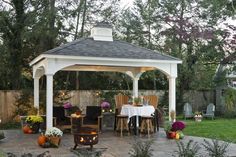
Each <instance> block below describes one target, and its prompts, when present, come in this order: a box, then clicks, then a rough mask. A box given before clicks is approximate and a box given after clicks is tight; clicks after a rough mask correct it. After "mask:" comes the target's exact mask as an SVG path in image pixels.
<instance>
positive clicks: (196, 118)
mask: <svg viewBox="0 0 236 157" xmlns="http://www.w3.org/2000/svg"><path fill="white" fill-rule="evenodd" d="M194 118H195V121H196V122H201V121H202V113H201V112H195V115H194Z"/></svg>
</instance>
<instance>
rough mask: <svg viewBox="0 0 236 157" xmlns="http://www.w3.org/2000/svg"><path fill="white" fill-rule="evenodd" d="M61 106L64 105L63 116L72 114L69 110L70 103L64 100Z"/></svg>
mask: <svg viewBox="0 0 236 157" xmlns="http://www.w3.org/2000/svg"><path fill="white" fill-rule="evenodd" d="M63 107H64V112H65V116H70V115H71V114H72V113H71V112H72V111H71V108H72V105H71V103H70V102H66V103H64V105H63Z"/></svg>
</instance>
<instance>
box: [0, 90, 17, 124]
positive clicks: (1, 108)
mask: <svg viewBox="0 0 236 157" xmlns="http://www.w3.org/2000/svg"><path fill="white" fill-rule="evenodd" d="M18 96H19V91H14V90H7V91H0V119H1V120H2V123H5V122H7V121H9V120H10V119H12V116H13V114H14V110H15V106H14V103H15V101H16V99H17V97H18Z"/></svg>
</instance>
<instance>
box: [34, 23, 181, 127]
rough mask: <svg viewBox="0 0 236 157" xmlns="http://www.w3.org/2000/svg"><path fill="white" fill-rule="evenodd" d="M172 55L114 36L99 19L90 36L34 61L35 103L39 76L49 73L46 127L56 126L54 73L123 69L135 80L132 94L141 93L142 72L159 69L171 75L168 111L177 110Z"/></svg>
mask: <svg viewBox="0 0 236 157" xmlns="http://www.w3.org/2000/svg"><path fill="white" fill-rule="evenodd" d="M181 63H182V61H181V60H179V59H177V58H174V57H172V56H168V55H164V54H161V53H159V52H156V51H152V50H149V49H146V48H142V47H139V46H136V45H133V44H130V43H127V42H124V41H119V40H113V37H112V27H111V26H110V25H107V24H102V23H99V24H97V25H96V26H94V28H93V29H92V30H91V36H90V37H88V38H81V39H79V40H75V41H73V42H70V43H67V44H64V45H61V46H59V47H56V48H54V49H51V50H48V51H46V52H44V53H42V54H41V55H39V56H38V57H36V58H35V59H34V60H33V61H31V62H30V66H32V67H33V78H34V106H35V107H36V108H39V79H40V77H42V76H43V75H46V82H47V83H46V118H47V122H46V127H47V128H50V127H52V126H53V75H54V74H55V73H56V72H57V71H60V70H63V71H109V72H121V73H125V74H127V75H128V76H130V77H131V78H132V80H133V96H135V97H137V96H138V81H139V78H140V76H141V75H142V73H144V72H146V71H150V70H160V71H162V72H163V73H164V74H165V75H167V78H168V79H169V112H171V111H175V110H176V84H175V80H176V77H177V64H181Z"/></svg>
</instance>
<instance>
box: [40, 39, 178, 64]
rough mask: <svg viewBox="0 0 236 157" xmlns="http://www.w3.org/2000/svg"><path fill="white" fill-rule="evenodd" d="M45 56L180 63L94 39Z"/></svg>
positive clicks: (165, 56) (151, 52) (147, 52)
mask: <svg viewBox="0 0 236 157" xmlns="http://www.w3.org/2000/svg"><path fill="white" fill-rule="evenodd" d="M43 54H50V55H65V56H85V57H107V58H127V59H152V60H171V61H180V60H179V59H178V58H174V57H171V56H168V55H164V54H161V53H158V52H156V51H152V50H149V49H146V48H142V47H139V46H136V45H133V44H130V43H127V42H124V41H119V40H114V41H113V42H111V41H96V40H93V38H82V39H79V40H75V41H73V42H70V43H67V44H64V45H61V46H59V47H57V48H54V49H51V50H49V51H46V52H44V53H43Z"/></svg>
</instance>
